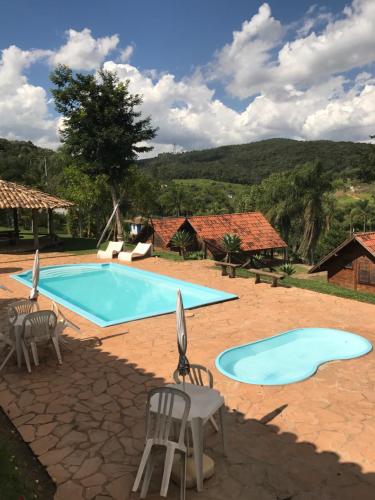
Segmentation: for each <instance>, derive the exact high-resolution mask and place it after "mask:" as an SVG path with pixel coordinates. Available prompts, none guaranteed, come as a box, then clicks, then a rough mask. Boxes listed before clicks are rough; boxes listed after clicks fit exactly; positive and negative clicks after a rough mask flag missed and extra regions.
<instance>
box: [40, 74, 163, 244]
mask: <svg viewBox="0 0 375 500" xmlns="http://www.w3.org/2000/svg"><path fill="white" fill-rule="evenodd" d="M50 79H51V81H52V83H53V84H54V85H55V88H54V89H53V90H52V94H53V97H54V100H55V106H56V109H57V111H58V112H59V113H61V114H62V115H63V117H64V122H63V126H62V128H61V130H60V134H61V140H62V142H63V143H64V145H65V147H66V150H67V151H68V152H69V153H70V154H71V155H72V156H73V158H76V159H77V160H79V161H80V162H81V164H84V165H85V168H86V170H87V172H88V173H89V174H90V175H92V176H94V177H96V176H99V175H106V176H107V178H108V182H109V186H110V190H111V196H112V202H113V206H116V205H117V203H118V202H119V200H120V199H121V197H122V196H123V194H124V193H121V190H120V186H121V185H122V183H123V181H124V179H125V177H126V175H127V172H128V170H129V167H130V166H131V165H132V164H133V163H134V161H135V160H136V159H137V157H138V154H139V153H143V152H146V151H150V150H151V149H152V148H151V147H149V146H146V145H144V144H145V142H146V141H149V140H151V139H152V138H153V137H155V133H156V129H155V128H153V127H152V125H151V119H150V117H147V118H144V119H141V113H140V111H138V110H137V108H138V107H139V106H140V105H141V104H142V97H141V96H140V95H138V94H131V93H130V92H129V81H126V82H125V83H124V82H121V81H120V80H119V79H118V77H117V75H116V74H115V73H112V72H109V71H105V70H100V71H99V72H98V74H97V75H92V74H81V73H77V74H73V72H72V70H71V69H70V68H68V67H67V66H62V65H60V66H58V67H57V68H56V69H55V70H54V71H53V73H52V74H51V75H50ZM116 226H117V236H118V238H122V237H123V228H122V224H121V215H120V210H117V213H116Z"/></svg>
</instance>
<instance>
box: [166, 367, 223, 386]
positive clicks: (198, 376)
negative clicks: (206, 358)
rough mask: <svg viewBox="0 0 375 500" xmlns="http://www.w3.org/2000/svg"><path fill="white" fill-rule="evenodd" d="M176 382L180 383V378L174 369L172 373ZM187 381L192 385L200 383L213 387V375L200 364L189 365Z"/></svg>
mask: <svg viewBox="0 0 375 500" xmlns="http://www.w3.org/2000/svg"><path fill="white" fill-rule="evenodd" d="M173 378H174V380H175V382H176V384H181V383H182V380H181V378H180V376H179V374H178V370H176V371H175V372H174V374H173ZM187 379H188V380H187V382H190V384H194V385H201V386H204V387H211V388H212V387H213V385H214V377H213V375H212V373H211V372H210V370H209V369H208V368H206V367H205V366H202V365H190V372H189V374H188V375H187Z"/></svg>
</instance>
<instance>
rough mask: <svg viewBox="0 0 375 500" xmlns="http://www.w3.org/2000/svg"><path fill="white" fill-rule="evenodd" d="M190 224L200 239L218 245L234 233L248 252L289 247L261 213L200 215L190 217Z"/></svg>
mask: <svg viewBox="0 0 375 500" xmlns="http://www.w3.org/2000/svg"><path fill="white" fill-rule="evenodd" d="M189 222H190V224H191V225H192V226H193V228H194V229H195V230H196V232H197V233H198V235H199V237H200V238H202V239H205V240H210V241H215V242H216V244H218V245H220V242H221V239H222V238H223V236H224V234H226V233H233V234H238V236H240V237H241V239H242V249H243V250H246V251H250V250H251V251H256V250H266V249H268V248H283V247H286V246H287V244H286V243H285V241H283V240H282V239H281V237H280V236H279V234H278V233H277V232H276V230H275V229H274V228H273V227H272V226H271V224H270V223H269V222H268V221H267V219H266V218H265V217H264V215H263V214H261V213H260V212H246V213H239V214H224V215H198V216H193V217H189Z"/></svg>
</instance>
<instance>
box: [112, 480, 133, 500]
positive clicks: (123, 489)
mask: <svg viewBox="0 0 375 500" xmlns="http://www.w3.org/2000/svg"><path fill="white" fill-rule="evenodd" d="M133 483H134V476H133V475H132V474H125V475H124V476H122V477H119V478H118V479H114V480H113V481H112V482H110V483H109V484H108V485H107V486H106V490H107V492H108V493H109V494H110V496H111V498H113V500H124V499H127V498H128V497H129V493H130V491H131V488H132V486H133Z"/></svg>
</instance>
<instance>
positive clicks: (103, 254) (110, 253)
mask: <svg viewBox="0 0 375 500" xmlns="http://www.w3.org/2000/svg"><path fill="white" fill-rule="evenodd" d="M123 246H124V242H123V241H110V242H109V243H108V246H107V248H106V250H98V253H97V254H96V256H97V258H98V259H113V257H115V256H116V255H118V254H119V253H120V252H121V250H122V247H123Z"/></svg>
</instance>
